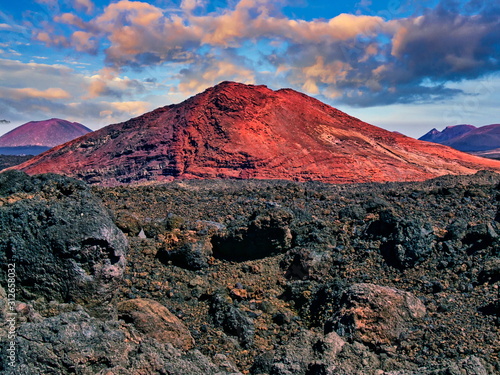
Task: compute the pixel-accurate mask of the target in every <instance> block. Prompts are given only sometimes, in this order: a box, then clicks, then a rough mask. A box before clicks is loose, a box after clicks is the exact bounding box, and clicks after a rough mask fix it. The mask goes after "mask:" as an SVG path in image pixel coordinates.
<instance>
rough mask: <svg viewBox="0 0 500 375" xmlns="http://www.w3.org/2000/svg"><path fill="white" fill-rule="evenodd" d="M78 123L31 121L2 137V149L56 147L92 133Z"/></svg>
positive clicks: (0, 145) (55, 120)
mask: <svg viewBox="0 0 500 375" xmlns="http://www.w3.org/2000/svg"><path fill="white" fill-rule="evenodd" d="M91 131H92V130H90V129H89V128H87V127H85V126H83V125H82V124H79V123H77V122H69V121H66V120H61V119H57V118H52V119H50V120H44V121H30V122H27V123H26V124H23V125H21V126H18V127H17V128H15V129H13V130H11V131H10V132H8V133H6V134H4V135H3V136H1V137H0V147H5V148H7V147H25V146H42V147H48V148H51V147H54V146H57V145H60V144H63V143H65V142H68V141H71V140H72V139H75V138H78V137H80V136H82V135H85V134H87V133H89V132H91Z"/></svg>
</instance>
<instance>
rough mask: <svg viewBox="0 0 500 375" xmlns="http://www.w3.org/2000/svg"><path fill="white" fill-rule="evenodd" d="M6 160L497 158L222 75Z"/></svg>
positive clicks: (290, 171)
mask: <svg viewBox="0 0 500 375" xmlns="http://www.w3.org/2000/svg"><path fill="white" fill-rule="evenodd" d="M15 168H16V169H22V170H24V171H26V172H27V173H30V174H33V173H44V172H55V173H61V174H66V175H69V176H72V177H77V178H80V179H84V180H86V181H88V182H90V183H98V184H102V185H117V184H126V183H130V182H144V183H146V182H148V181H171V180H172V179H192V178H197V179H202V178H238V179H247V178H258V179H288V180H297V181H311V180H315V181H323V182H330V183H351V182H368V181H415V180H425V179H428V178H432V177H436V176H440V175H445V174H471V173H474V172H476V171H478V170H482V169H489V170H496V171H500V162H498V161H494V160H487V159H483V158H479V157H475V156H472V155H468V154H464V153H461V152H459V151H456V150H454V149H451V148H449V147H444V146H442V145H437V144H433V143H429V142H422V141H417V140H415V139H412V138H408V137H405V136H404V135H401V134H396V133H393V132H389V131H386V130H383V129H380V128H378V127H375V126H372V125H369V124H367V123H365V122H362V121H360V120H358V119H356V118H354V117H352V116H349V115H347V114H346V113H343V112H341V111H339V110H337V109H335V108H332V107H330V106H328V105H326V104H324V103H321V102H320V101H318V100H316V99H314V98H311V97H309V96H307V95H304V94H301V93H299V92H296V91H294V90H291V89H281V90H278V91H273V90H271V89H269V88H267V87H266V86H252V85H244V84H239V83H234V82H223V83H220V84H219V85H217V86H215V87H212V88H209V89H207V90H206V91H204V92H203V93H200V94H198V95H196V96H194V97H192V98H190V99H188V100H186V101H184V102H182V103H180V104H176V105H169V106H166V107H162V108H158V109H156V110H154V111H152V112H150V113H146V114H144V115H142V116H139V117H137V118H134V119H131V120H129V121H126V122H124V123H121V124H113V125H110V126H107V127H105V128H103V129H100V130H98V131H96V132H93V133H90V134H87V135H85V136H83V137H81V138H78V139H76V140H73V141H70V142H68V143H66V144H64V145H62V146H58V147H55V148H54V149H52V150H50V151H49V152H47V153H44V154H43V155H39V156H38V157H35V158H34V159H32V160H30V161H28V162H26V163H23V164H21V165H20V166H16V167H15Z"/></svg>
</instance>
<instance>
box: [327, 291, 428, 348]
mask: <svg viewBox="0 0 500 375" xmlns="http://www.w3.org/2000/svg"><path fill="white" fill-rule="evenodd" d="M339 307H340V308H339V311H338V312H337V313H336V314H335V315H334V316H333V318H332V319H331V320H330V321H329V322H327V326H329V327H332V328H333V329H334V330H335V331H336V332H337V333H338V334H340V335H341V336H343V337H346V338H349V339H351V340H358V341H361V342H363V343H366V344H370V345H374V346H378V345H384V344H386V345H390V344H393V343H395V342H396V341H397V340H398V339H399V337H400V335H401V334H402V333H403V332H407V331H409V330H411V328H412V326H413V325H414V324H415V323H416V322H417V321H418V320H419V319H421V318H423V317H424V316H425V314H426V308H425V306H424V304H423V303H422V302H421V301H420V300H419V299H418V298H417V297H415V296H414V295H413V294H411V293H409V292H405V291H402V290H398V289H395V288H389V287H384V286H379V285H375V284H366V283H360V284H353V285H351V286H350V287H349V288H348V289H347V290H346V291H345V292H344V294H343V296H342V297H341V300H340V303H339Z"/></svg>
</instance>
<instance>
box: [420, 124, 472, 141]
mask: <svg viewBox="0 0 500 375" xmlns="http://www.w3.org/2000/svg"><path fill="white" fill-rule="evenodd" d="M474 129H476V127H475V126H473V125H455V126H447V127H446V128H445V129H444V130H443V131H442V132H440V131H439V130H437V129H436V128H434V129H432V130H431V131H430V132H428V133H427V134H425V135H424V136H422V137H420V138H419V140H421V141H426V142H434V143H440V144H443V142H446V141H449V140H450V139H453V138H456V137H460V136H461V135H463V134H465V133H468V132H470V131H472V130H474Z"/></svg>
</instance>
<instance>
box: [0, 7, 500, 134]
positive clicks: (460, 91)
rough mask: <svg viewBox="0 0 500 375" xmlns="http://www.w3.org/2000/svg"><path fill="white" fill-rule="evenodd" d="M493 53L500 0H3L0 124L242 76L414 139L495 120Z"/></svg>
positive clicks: (129, 105) (157, 101)
mask: <svg viewBox="0 0 500 375" xmlns="http://www.w3.org/2000/svg"><path fill="white" fill-rule="evenodd" d="M499 59H500V3H499V2H498V1H478V0H444V1H439V0H421V1H414V0H387V1H386V0H380V1H373V2H372V1H371V0H342V1H340V0H329V1H320V0H274V1H271V0H228V1H226V0H214V1H212V0H182V1H181V0H151V1H147V2H146V1H128V0H121V1H107V0H12V1H9V0H5V1H3V2H2V5H1V6H0V120H5V121H0V134H3V133H5V132H7V131H8V130H10V129H12V128H14V127H15V126H18V125H20V124H22V123H24V122H27V121H31V120H43V119H47V118H51V117H59V118H64V119H68V120H72V121H78V122H81V123H83V124H84V125H87V126H89V127H90V128H92V129H98V128H100V127H102V126H104V125H107V124H110V123H114V122H119V121H123V120H126V119H129V118H130V117H133V116H136V115H140V114H142V113H144V112H146V111H148V110H151V109H154V108H157V107H160V106H164V105H167V104H172V103H177V102H180V101H182V100H184V99H185V98H187V97H189V96H191V95H193V94H196V93H198V92H200V91H202V90H204V89H205V88H207V87H210V86H213V85H215V84H217V83H219V82H221V81H224V80H234V81H239V82H244V83H255V84H266V85H268V86H269V87H270V88H272V89H278V88H282V87H291V88H294V89H296V90H299V91H302V92H305V93H307V94H309V95H312V96H315V97H317V98H318V99H320V100H322V101H325V102H327V103H328V104H331V105H333V106H335V107H337V108H339V109H341V110H343V111H345V112H347V113H349V114H352V115H354V116H356V117H359V118H361V119H362V120H364V121H367V122H369V123H372V124H374V125H378V126H381V127H384V128H386V129H389V130H395V131H399V132H401V133H404V134H407V135H410V136H415V137H418V136H420V135H423V134H424V133H425V132H427V131H428V130H430V129H431V128H433V127H437V128H438V129H442V128H444V127H445V126H448V125H454V124H462V123H469V124H474V125H486V124H491V123H500V61H499ZM7 122H10V123H7Z"/></svg>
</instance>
